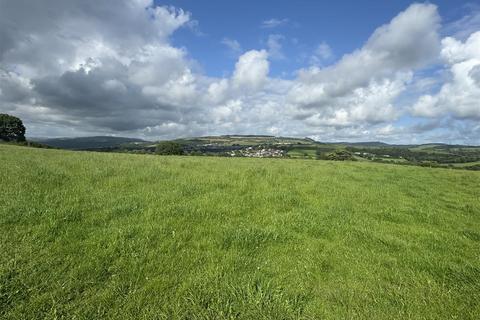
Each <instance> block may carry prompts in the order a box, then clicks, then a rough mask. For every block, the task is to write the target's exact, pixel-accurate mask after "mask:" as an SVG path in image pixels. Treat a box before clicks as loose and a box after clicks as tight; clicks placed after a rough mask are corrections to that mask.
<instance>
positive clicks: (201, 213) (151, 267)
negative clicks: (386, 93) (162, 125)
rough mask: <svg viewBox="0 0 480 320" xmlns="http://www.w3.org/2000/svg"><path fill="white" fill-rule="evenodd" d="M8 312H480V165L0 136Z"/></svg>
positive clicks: (285, 315) (3, 306)
mask: <svg viewBox="0 0 480 320" xmlns="http://www.w3.org/2000/svg"><path fill="white" fill-rule="evenodd" d="M0 182H1V184H0V251H1V255H0V318H2V319H61V318H64V319H102V318H108V319H129V318H131V319H462V320H463V319H479V317H480V201H479V197H480V172H470V171H461V170H448V169H430V168H420V167H410V166H395V165H388V164H375V163H364V162H329V161H308V160H279V159H277V160H275V159H246V158H211V157H161V156H148V155H127V154H112V153H89V152H68V151H59V150H46V149H30V148H24V147H13V146H6V145H0Z"/></svg>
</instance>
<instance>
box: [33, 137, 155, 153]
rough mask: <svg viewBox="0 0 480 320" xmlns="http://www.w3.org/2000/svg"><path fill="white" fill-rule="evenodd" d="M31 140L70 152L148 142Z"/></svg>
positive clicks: (120, 139)
mask: <svg viewBox="0 0 480 320" xmlns="http://www.w3.org/2000/svg"><path fill="white" fill-rule="evenodd" d="M31 140H32V141H36V142H39V143H42V144H45V145H47V146H51V147H55V148H61V149H70V150H95V149H116V148H121V147H122V146H124V145H126V144H133V145H135V144H136V143H148V141H145V140H142V139H136V138H125V137H109V136H94V137H76V138H50V139H41V138H37V139H35V138H32V139H31Z"/></svg>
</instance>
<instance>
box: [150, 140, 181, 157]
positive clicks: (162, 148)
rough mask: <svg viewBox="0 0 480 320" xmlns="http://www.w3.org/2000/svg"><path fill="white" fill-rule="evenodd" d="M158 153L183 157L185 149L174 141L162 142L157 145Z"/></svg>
mask: <svg viewBox="0 0 480 320" xmlns="http://www.w3.org/2000/svg"><path fill="white" fill-rule="evenodd" d="M156 153H157V154H161V155H182V154H183V148H182V145H181V144H180V143H177V142H173V141H162V142H160V143H159V144H157V149H156Z"/></svg>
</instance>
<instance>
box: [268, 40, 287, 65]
mask: <svg viewBox="0 0 480 320" xmlns="http://www.w3.org/2000/svg"><path fill="white" fill-rule="evenodd" d="M284 40H285V37H284V36H282V35H281V34H271V35H269V36H268V39H267V48H268V55H269V57H270V58H272V59H276V60H282V59H285V55H284V54H283V52H282V41H284Z"/></svg>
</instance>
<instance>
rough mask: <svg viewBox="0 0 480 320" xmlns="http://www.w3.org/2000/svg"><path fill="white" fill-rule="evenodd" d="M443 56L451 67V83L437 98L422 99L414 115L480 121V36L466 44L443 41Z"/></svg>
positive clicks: (446, 39) (430, 96) (426, 96)
mask: <svg viewBox="0 0 480 320" xmlns="http://www.w3.org/2000/svg"><path fill="white" fill-rule="evenodd" d="M441 56H442V58H443V59H444V60H445V63H446V64H447V65H448V67H449V70H450V73H451V78H450V80H449V81H448V82H447V83H445V84H444V85H443V86H442V87H441V89H440V90H439V91H438V92H437V93H436V94H432V95H423V96H421V97H420V98H419V99H418V101H417V102H416V103H415V105H414V106H413V108H412V113H413V114H414V115H416V116H422V117H427V118H435V117H442V116H446V115H451V116H453V117H455V118H459V119H466V118H468V119H479V120H480V104H479V101H480V32H476V33H473V34H472V35H470V37H469V38H468V39H467V40H466V41H465V42H461V41H459V40H456V39H455V38H451V37H447V38H445V39H443V41H442V51H441Z"/></svg>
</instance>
